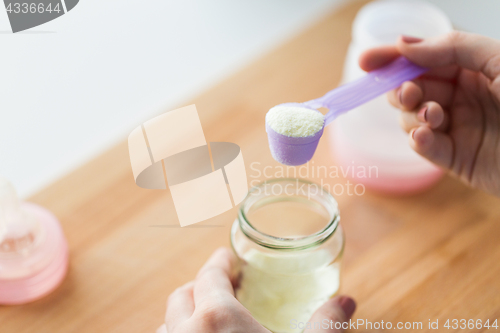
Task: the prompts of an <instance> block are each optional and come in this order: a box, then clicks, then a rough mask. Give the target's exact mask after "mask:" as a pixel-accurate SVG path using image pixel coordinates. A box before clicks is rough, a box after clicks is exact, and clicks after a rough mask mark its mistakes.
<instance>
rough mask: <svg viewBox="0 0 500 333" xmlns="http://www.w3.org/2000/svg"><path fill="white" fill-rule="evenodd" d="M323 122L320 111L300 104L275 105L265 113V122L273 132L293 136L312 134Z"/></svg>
mask: <svg viewBox="0 0 500 333" xmlns="http://www.w3.org/2000/svg"><path fill="white" fill-rule="evenodd" d="M324 122H325V119H324V117H323V115H322V114H321V113H319V112H318V111H314V110H311V109H308V108H303V107H300V106H287V105H277V106H275V107H273V108H271V109H270V110H269V112H267V115H266V123H267V124H268V125H269V126H270V127H271V128H272V129H273V130H274V131H275V132H277V133H279V134H282V135H286V136H290V137H295V138H297V137H307V136H312V135H314V134H315V133H317V132H318V131H320V130H321V129H322V128H323V123H324Z"/></svg>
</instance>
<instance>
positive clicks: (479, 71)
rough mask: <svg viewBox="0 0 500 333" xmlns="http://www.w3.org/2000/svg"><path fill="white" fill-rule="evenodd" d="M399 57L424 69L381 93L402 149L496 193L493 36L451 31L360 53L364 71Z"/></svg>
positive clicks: (499, 81)
mask: <svg viewBox="0 0 500 333" xmlns="http://www.w3.org/2000/svg"><path fill="white" fill-rule="evenodd" d="M400 55H403V56H405V57H406V58H408V59H409V60H411V61H413V62H414V63H416V64H418V65H420V66H423V67H428V68H430V70H429V71H428V72H427V73H425V74H424V75H423V76H421V77H420V78H418V79H416V80H413V81H411V82H405V83H403V85H402V86H401V87H400V88H398V89H396V90H394V91H392V92H390V93H389V94H388V98H389V101H390V102H391V104H393V105H394V106H395V107H397V108H400V109H401V110H403V112H402V113H401V126H402V127H403V128H404V129H405V130H406V131H407V132H409V133H410V135H409V141H410V146H411V147H412V148H413V149H414V150H415V151H416V152H417V153H419V154H420V155H422V156H423V157H425V158H427V159H428V160H430V161H431V162H434V163H435V164H437V165H439V166H441V167H443V168H445V169H448V170H450V171H451V173H452V174H454V175H456V176H458V177H459V178H460V179H461V180H462V181H463V182H465V183H467V184H469V185H470V186H473V187H476V188H479V189H482V190H484V191H486V192H489V193H491V194H494V195H497V196H500V41H497V40H494V39H491V38H488V37H484V36H480V35H475V34H470V33H464V32H458V31H454V32H451V33H449V34H446V35H443V36H440V37H436V38H430V39H426V40H422V39H419V38H415V37H408V36H402V37H400V38H399V40H398V41H397V43H396V45H395V46H384V47H379V48H375V49H371V50H368V51H365V52H364V53H363V54H362V55H361V57H360V59H359V64H360V66H361V68H362V69H364V70H366V71H371V70H374V69H376V68H379V67H381V66H383V65H385V64H387V63H389V62H390V61H392V60H393V59H395V58H396V57H398V56H400Z"/></svg>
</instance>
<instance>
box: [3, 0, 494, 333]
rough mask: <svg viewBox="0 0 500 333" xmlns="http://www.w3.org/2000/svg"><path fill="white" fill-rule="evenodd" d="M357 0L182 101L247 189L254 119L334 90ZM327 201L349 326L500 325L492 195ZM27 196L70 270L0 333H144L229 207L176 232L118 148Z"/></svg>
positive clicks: (10, 311) (215, 242)
mask: <svg viewBox="0 0 500 333" xmlns="http://www.w3.org/2000/svg"><path fill="white" fill-rule="evenodd" d="M362 4H363V3H362V2H355V3H353V4H351V5H349V6H347V7H344V8H342V9H340V10H338V11H335V12H334V13H332V14H330V15H328V16H327V17H326V18H325V19H323V20H321V21H320V22H318V23H317V24H315V25H314V26H313V27H311V28H310V29H308V30H307V31H305V32H304V33H302V34H301V35H299V36H297V37H295V38H294V39H293V40H291V41H289V42H287V43H285V44H284V45H281V46H279V47H278V48H277V49H276V50H275V51H273V52H271V53H270V54H267V55H265V56H264V57H262V58H261V59H259V60H257V61H255V62H254V63H252V64H251V65H250V66H248V67H247V68H245V69H243V70H242V71H240V72H238V73H236V74H235V75H233V76H232V77H229V78H227V79H226V80H224V81H223V82H222V83H220V84H218V85H216V86H215V87H213V88H212V89H210V90H208V91H206V92H205V93H204V94H202V95H200V96H198V97H197V98H195V99H194V100H192V101H186V103H185V104H184V105H188V104H192V103H195V104H196V106H197V108H198V113H199V115H200V118H201V123H202V125H203V128H204V131H205V136H206V139H207V141H229V142H234V143H237V144H238V145H239V146H240V147H241V149H242V152H243V156H244V159H245V164H246V168H247V173H248V176H249V181H252V182H255V180H256V179H265V177H264V176H263V175H261V176H260V177H258V173H257V171H255V169H257V168H260V170H262V168H263V167H264V166H268V165H270V166H277V165H278V164H277V163H276V162H275V161H274V160H273V159H272V157H271V155H270V152H269V148H268V145H267V137H266V133H265V128H264V116H265V113H266V112H267V110H268V109H269V108H270V107H272V106H274V105H276V104H279V103H282V102H288V101H304V100H309V99H312V98H316V97H319V96H321V95H322V94H324V93H325V92H327V91H328V90H331V89H332V88H334V87H335V86H336V85H337V84H338V82H339V80H340V76H341V72H342V67H343V62H344V57H345V54H346V50H347V46H348V43H349V41H350V29H351V23H352V20H353V18H354V16H355V13H356V11H357V10H358V9H359V7H360V6H361V5H362ZM179 106H182V105H179ZM165 111H167V110H165ZM144 120H147V119H144ZM137 125H139V124H137ZM131 130H132V128H131ZM328 130H331V129H328ZM330 149H331V148H330V147H329V146H328V142H327V140H323V141H322V142H321V143H320V146H319V148H318V151H317V153H316V156H315V158H314V159H313V161H314V163H315V165H327V166H329V165H334V163H335V161H333V160H332V158H331V154H330ZM256 162H258V163H260V164H253V166H254V167H253V168H251V165H252V163H256ZM255 165H259V167H255ZM313 180H314V179H313ZM327 181H329V182H331V183H332V184H334V183H344V182H345V180H344V179H342V178H339V179H329V180H327ZM337 199H338V202H339V206H340V211H341V223H342V224H343V226H344V228H345V232H346V238H347V246H346V252H345V257H344V269H343V282H342V292H343V293H346V294H350V295H352V296H353V297H355V298H356V300H357V302H358V304H359V307H358V310H357V312H356V314H355V319H358V318H359V319H365V320H370V321H372V322H375V321H381V320H384V322H387V321H390V322H392V323H394V324H395V323H397V322H407V321H408V322H422V323H423V328H424V330H427V325H428V320H429V319H431V320H432V321H435V320H436V319H438V320H439V324H440V327H441V329H439V330H438V331H448V330H447V329H444V328H443V327H442V325H443V324H444V322H445V321H446V320H447V319H454V318H456V319H474V320H475V319H481V320H482V321H483V322H484V321H485V320H486V319H490V322H491V321H492V320H494V319H496V318H499V317H500V200H499V199H497V198H494V197H491V196H488V195H486V194H484V193H481V192H479V191H475V190H472V189H469V188H467V187H466V186H464V185H462V184H461V183H460V182H458V181H457V180H455V179H452V178H450V177H445V178H444V179H443V180H442V181H440V182H439V183H438V184H437V185H436V186H435V187H433V188H432V189H430V190H429V191H427V192H425V193H422V194H418V195H414V196H406V197H395V196H384V195H380V194H377V193H370V192H367V193H366V194H365V195H363V196H348V195H343V196H339V197H337ZM30 200H31V201H33V202H35V203H38V204H41V205H43V206H45V207H47V208H49V209H50V210H52V211H53V212H54V213H55V214H56V215H57V216H58V218H59V219H60V221H61V223H62V226H63V228H64V232H65V234H66V236H67V239H68V242H69V245H70V256H71V257H70V268H69V272H68V276H67V278H66V279H65V280H64V282H63V284H62V285H61V286H60V287H59V288H58V289H57V290H56V291H55V292H53V293H52V294H50V295H49V296H47V297H45V298H43V299H41V300H39V301H36V302H34V303H31V304H28V305H22V306H0V332H2V333H28V332H29V333H33V332H37V333H56V332H116V333H123V332H154V331H155V329H156V328H157V327H158V326H159V325H160V324H161V323H162V320H163V317H164V312H165V301H166V299H167V296H168V295H169V294H170V293H171V292H172V291H173V290H174V289H175V288H176V287H178V286H180V285H182V284H184V283H186V282H187V281H189V280H191V279H193V278H194V276H195V274H196V272H197V270H198V269H199V268H200V267H201V265H202V264H203V263H204V262H205V260H206V259H207V258H208V257H209V255H210V254H211V253H212V251H213V250H215V249H216V248H217V247H220V246H228V245H229V228H230V225H231V223H232V222H233V221H234V218H235V216H236V209H232V210H230V211H228V212H226V213H224V214H222V215H220V216H217V217H215V218H212V219H210V220H208V221H205V222H203V223H200V224H196V225H194V226H192V227H186V228H180V227H178V226H179V223H178V220H177V216H176V213H175V210H174V206H173V202H172V198H171V196H170V193H169V191H168V190H145V189H141V188H139V187H137V186H136V185H135V183H134V179H133V176H132V171H131V167H130V161H129V156H128V148H127V143H126V140H124V141H123V142H122V143H120V144H119V145H117V146H116V147H114V148H112V149H111V150H109V151H107V152H106V153H104V154H103V155H102V156H100V157H98V158H96V159H95V160H93V161H91V162H89V163H88V164H86V165H84V166H82V167H81V168H79V169H78V170H76V171H74V172H72V173H71V174H69V175H66V176H65V177H63V178H62V179H61V180H59V181H57V182H56V183H54V184H52V185H50V186H49V187H47V188H46V189H44V190H43V191H41V192H40V193H38V194H36V195H34V196H33V197H32V198H31V199H30ZM356 331H364V330H356ZM368 331H377V330H375V329H373V330H368ZM449 331H454V330H449ZM462 331H477V332H479V331H482V330H481V329H475V330H469V329H465V330H462ZM484 331H485V332H489V331H492V332H493V331H495V330H491V329H490V330H484Z"/></svg>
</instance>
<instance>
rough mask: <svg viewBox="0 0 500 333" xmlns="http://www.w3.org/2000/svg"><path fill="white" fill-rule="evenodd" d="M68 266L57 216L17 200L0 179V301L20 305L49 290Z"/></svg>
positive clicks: (41, 295)
mask: <svg viewBox="0 0 500 333" xmlns="http://www.w3.org/2000/svg"><path fill="white" fill-rule="evenodd" d="M67 268H68V245H67V242H66V239H65V237H64V234H63V231H62V229H61V226H60V224H59V221H58V220H57V218H56V217H55V216H54V215H53V214H52V213H50V212H49V211H48V210H46V209H45V208H42V207H40V206H38V205H35V204H31V203H22V202H20V201H19V200H18V198H17V196H16V193H15V190H14V188H13V187H12V185H11V184H10V183H9V182H7V181H5V180H3V179H1V178H0V304H22V303H27V302H31V301H34V300H36V299H39V298H41V297H43V296H45V295H47V294H48V293H50V292H51V291H53V290H54V289H55V288H56V287H57V286H58V285H59V284H60V283H61V282H62V280H63V279H64V276H65V275H66V272H67Z"/></svg>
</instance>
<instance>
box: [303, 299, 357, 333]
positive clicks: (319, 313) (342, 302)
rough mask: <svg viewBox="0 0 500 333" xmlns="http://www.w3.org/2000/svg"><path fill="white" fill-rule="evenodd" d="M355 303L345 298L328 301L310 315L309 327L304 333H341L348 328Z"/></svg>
mask: <svg viewBox="0 0 500 333" xmlns="http://www.w3.org/2000/svg"><path fill="white" fill-rule="evenodd" d="M355 309H356V303H355V302H354V300H353V299H352V298H350V297H347V296H337V297H335V298H332V299H329V300H328V301H327V302H326V303H325V304H323V305H322V306H321V307H320V308H319V309H318V310H316V312H315V313H314V314H313V315H312V317H311V320H310V321H309V322H310V323H311V325H310V326H311V327H310V328H307V329H306V330H305V331H304V333H325V332H331V333H342V332H344V329H346V328H348V326H349V325H348V324H349V319H350V318H351V316H352V314H353V313H354V310H355Z"/></svg>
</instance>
